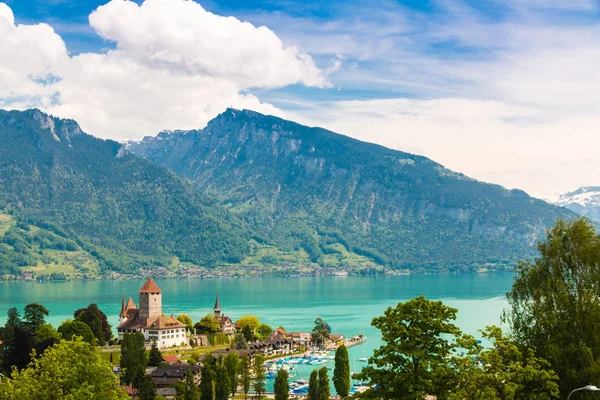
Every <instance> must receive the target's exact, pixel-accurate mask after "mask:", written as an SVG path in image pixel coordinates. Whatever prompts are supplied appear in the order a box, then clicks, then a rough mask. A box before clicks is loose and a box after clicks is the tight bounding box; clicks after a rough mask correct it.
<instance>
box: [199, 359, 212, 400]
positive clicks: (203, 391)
mask: <svg viewBox="0 0 600 400" xmlns="http://www.w3.org/2000/svg"><path fill="white" fill-rule="evenodd" d="M213 362H214V358H213V356H212V355H210V354H207V355H205V356H204V359H203V360H202V375H201V377H200V379H201V380H200V400H213V399H214V390H213V380H214V372H213Z"/></svg>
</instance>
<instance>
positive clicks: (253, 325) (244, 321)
mask: <svg viewBox="0 0 600 400" xmlns="http://www.w3.org/2000/svg"><path fill="white" fill-rule="evenodd" d="M235 324H236V325H237V326H239V327H240V328H242V329H243V328H244V327H245V326H248V327H250V331H252V333H254V332H256V330H257V329H258V327H259V326H260V320H259V319H258V318H257V317H255V316H254V315H244V316H243V317H241V318H240V319H238V320H237V322H236V323H235Z"/></svg>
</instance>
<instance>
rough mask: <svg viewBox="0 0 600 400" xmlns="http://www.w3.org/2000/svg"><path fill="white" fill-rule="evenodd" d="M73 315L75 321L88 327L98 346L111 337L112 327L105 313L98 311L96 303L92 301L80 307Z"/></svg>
mask: <svg viewBox="0 0 600 400" xmlns="http://www.w3.org/2000/svg"><path fill="white" fill-rule="evenodd" d="M73 316H74V317H75V320H76V321H81V322H83V323H85V324H86V325H87V326H89V327H90V330H91V331H92V333H93V334H94V336H95V337H96V339H98V344H99V345H100V346H104V345H105V344H106V343H107V342H108V341H109V340H110V339H112V336H113V334H112V329H111V326H110V324H109V323H108V319H107V318H106V314H104V313H103V312H102V311H100V309H99V308H98V305H97V304H94V303H92V304H90V305H89V306H87V307H86V308H80V309H79V310H77V311H75V313H74V314H73Z"/></svg>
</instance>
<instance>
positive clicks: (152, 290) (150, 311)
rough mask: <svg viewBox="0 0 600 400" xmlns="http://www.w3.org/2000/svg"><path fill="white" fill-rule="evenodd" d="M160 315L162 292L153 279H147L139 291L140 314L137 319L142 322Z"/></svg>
mask: <svg viewBox="0 0 600 400" xmlns="http://www.w3.org/2000/svg"><path fill="white" fill-rule="evenodd" d="M161 315H162V290H160V288H159V287H158V285H157V284H156V282H154V279H152V278H148V280H147V281H146V283H144V286H142V288H141V289H140V313H139V319H140V320H144V319H146V318H148V319H154V318H158V317H160V316H161Z"/></svg>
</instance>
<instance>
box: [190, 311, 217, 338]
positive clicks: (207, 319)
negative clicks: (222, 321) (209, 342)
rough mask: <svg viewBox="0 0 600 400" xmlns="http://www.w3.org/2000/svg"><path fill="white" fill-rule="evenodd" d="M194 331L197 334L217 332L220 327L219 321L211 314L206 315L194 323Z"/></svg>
mask: <svg viewBox="0 0 600 400" xmlns="http://www.w3.org/2000/svg"><path fill="white" fill-rule="evenodd" d="M194 329H196V333H198V334H211V333H217V332H219V330H220V329H221V325H219V321H217V319H216V318H215V317H214V315H213V314H211V313H208V314H206V315H205V316H204V317H202V319H201V320H200V321H198V322H196V325H194Z"/></svg>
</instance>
